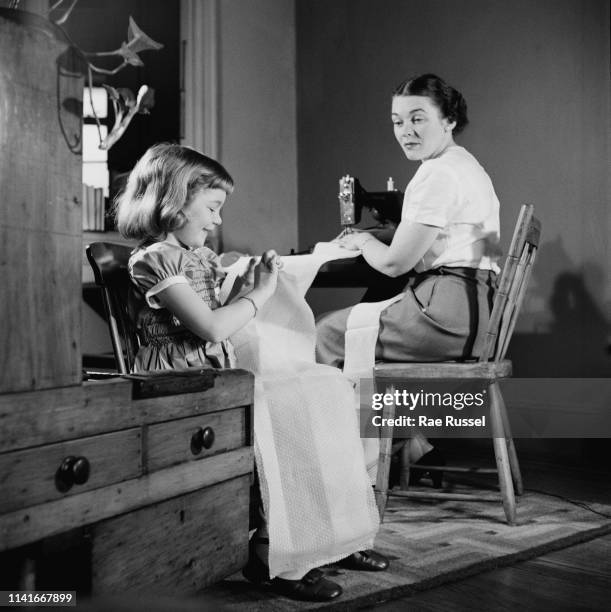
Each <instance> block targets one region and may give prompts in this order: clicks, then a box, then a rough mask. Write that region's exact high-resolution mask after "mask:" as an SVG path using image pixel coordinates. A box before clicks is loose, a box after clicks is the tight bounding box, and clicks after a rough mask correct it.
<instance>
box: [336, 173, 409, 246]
mask: <svg viewBox="0 0 611 612" xmlns="http://www.w3.org/2000/svg"><path fill="white" fill-rule="evenodd" d="M338 199H339V211H340V223H341V225H342V226H343V228H344V231H343V233H346V234H349V233H350V232H351V231H352V227H353V226H354V225H356V224H357V223H359V222H360V221H361V215H362V212H363V208H364V207H366V208H368V209H369V211H370V213H371V216H372V217H373V218H374V219H375V220H376V221H377V222H378V223H379V224H380V225H385V224H386V222H388V221H390V222H392V223H395V224H397V223H399V221H400V220H401V206H402V204H403V193H402V192H401V191H398V190H396V189H395V187H394V182H393V180H392V178H389V179H388V181H387V183H386V191H366V190H365V189H363V187H362V185H361V183H360V182H359V179H358V178H355V177H353V176H350V175H349V174H346V175H345V176H342V177H341V178H340V179H339V194H338Z"/></svg>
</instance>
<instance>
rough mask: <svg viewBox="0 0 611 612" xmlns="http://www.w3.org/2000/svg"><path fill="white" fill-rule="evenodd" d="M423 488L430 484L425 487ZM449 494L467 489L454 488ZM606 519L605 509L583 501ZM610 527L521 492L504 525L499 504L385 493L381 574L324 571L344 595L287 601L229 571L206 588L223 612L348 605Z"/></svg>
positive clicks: (581, 511)
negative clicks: (385, 561) (323, 600)
mask: <svg viewBox="0 0 611 612" xmlns="http://www.w3.org/2000/svg"><path fill="white" fill-rule="evenodd" d="M429 490H430V489H429ZM453 490H454V491H455V492H467V491H468V488H467V487H465V486H459V485H455V486H454V487H453ZM590 508H592V510H594V511H597V512H600V513H602V514H605V515H607V516H608V517H611V507H609V506H607V505H604V504H590ZM610 532H611V518H606V517H604V516H601V515H600V514H596V513H595V512H592V511H590V510H588V509H586V508H583V507H580V506H579V505H576V504H574V503H571V502H568V501H565V500H563V499H558V498H555V497H551V496H547V495H541V494H538V493H528V492H527V493H525V494H524V495H523V496H522V497H521V498H520V499H519V504H518V520H517V525H515V526H513V527H510V526H508V525H507V524H506V523H505V516H504V513H503V510H502V507H501V504H500V502H499V503H498V504H497V503H490V502H469V503H466V502H456V501H442V502H438V501H418V500H414V499H409V500H405V499H400V498H392V499H391V501H390V502H389V504H388V507H387V510H386V516H385V518H384V524H383V525H382V528H381V530H380V533H379V535H378V538H377V541H376V549H378V550H380V552H383V553H385V554H387V555H388V556H389V558H390V559H391V565H390V568H389V570H387V571H386V572H379V573H371V572H354V571H347V570H342V569H340V568H336V567H333V566H330V567H326V568H324V571H325V573H326V574H327V575H328V577H329V578H332V579H333V580H334V581H335V582H337V583H339V584H341V586H342V588H343V589H344V594H343V595H342V597H340V598H339V599H338V600H337V601H336V602H334V603H331V604H313V603H302V602H295V601H292V600H289V599H286V598H284V597H281V596H279V595H275V594H273V593H269V592H266V591H265V590H262V589H259V588H257V587H254V586H252V585H250V584H249V583H247V582H246V581H245V580H244V579H243V578H242V576H241V575H235V576H231V577H230V578H229V579H227V580H225V581H223V582H222V583H220V584H218V585H215V586H214V587H211V588H209V589H206V591H205V592H204V593H202V595H204V596H207V597H206V599H207V598H208V597H210V598H211V600H212V601H214V602H216V603H217V604H218V605H219V607H220V608H222V609H223V610H236V611H237V610H240V611H241V610H243V609H245V608H246V609H249V610H260V611H265V612H269V611H272V612H274V611H289V610H315V609H321V608H322V609H325V610H354V609H356V608H360V607H366V606H369V605H371V604H374V603H376V602H381V601H387V600H390V599H394V598H397V597H404V596H406V595H409V594H410V593H414V592H416V591H421V590H425V589H429V588H431V587H434V586H438V585H440V584H443V583H446V582H451V581H454V580H458V579H461V578H465V577H467V576H471V575H474V574H477V573H479V572H483V571H486V570H491V569H494V568H496V567H501V566H505V565H510V564H512V563H516V562H517V561H522V560H525V559H531V558H533V557H537V556H540V555H542V554H544V553H547V552H550V551H553V550H558V549H560V548H565V547H567V546H571V545H573V544H577V543H579V542H584V541H586V540H589V539H593V538H595V537H598V536H601V535H604V534H607V533H610Z"/></svg>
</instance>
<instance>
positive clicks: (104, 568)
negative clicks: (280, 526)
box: [92, 476, 250, 595]
mask: <svg viewBox="0 0 611 612" xmlns="http://www.w3.org/2000/svg"><path fill="white" fill-rule="evenodd" d="M249 486H250V479H249V477H248V476H242V477H240V478H235V479H233V480H229V481H226V482H223V483H220V484H218V485H215V486H212V487H208V488H207V489H204V490H201V491H196V492H195V493H191V494H190V495H185V496H183V497H181V498H178V499H172V500H169V501H166V502H163V503H160V504H157V505H155V506H151V507H148V508H143V509H142V510H138V511H136V512H131V513H129V514H126V515H124V516H122V517H119V518H116V519H111V520H107V521H103V522H102V523H99V524H97V525H95V526H94V528H93V530H92V538H93V550H92V576H93V584H92V592H93V594H94V595H100V594H111V593H117V592H121V593H128V592H133V591H142V592H145V593H147V594H149V593H153V592H156V593H163V594H173V595H179V594H180V595H188V594H190V593H195V592H197V591H198V590H200V589H202V588H203V587H205V586H207V585H209V584H212V583H213V582H216V581H218V580H220V579H222V578H224V577H226V576H228V575H230V574H232V573H234V572H235V571H237V570H239V569H240V568H241V567H242V566H243V565H244V564H245V563H246V560H247V556H248V554H247V544H248V500H249Z"/></svg>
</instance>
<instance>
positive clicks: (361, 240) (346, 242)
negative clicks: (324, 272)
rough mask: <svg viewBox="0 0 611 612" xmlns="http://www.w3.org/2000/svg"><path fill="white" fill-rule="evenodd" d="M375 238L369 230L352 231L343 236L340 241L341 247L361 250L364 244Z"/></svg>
mask: <svg viewBox="0 0 611 612" xmlns="http://www.w3.org/2000/svg"><path fill="white" fill-rule="evenodd" d="M370 240H375V238H374V237H373V236H372V235H371V234H370V233H369V232H351V233H350V234H345V235H344V236H342V237H341V238H340V239H339V240H338V242H339V245H340V246H341V247H343V248H344V249H348V250H349V251H360V250H361V249H362V248H363V245H364V244H365V243H366V242H369V241H370Z"/></svg>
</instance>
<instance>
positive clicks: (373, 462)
mask: <svg viewBox="0 0 611 612" xmlns="http://www.w3.org/2000/svg"><path fill="white" fill-rule="evenodd" d="M403 295H404V294H403V293H400V294H399V295H396V296H394V297H392V298H390V299H388V300H384V301H383V302H363V303H362V304H356V305H355V306H353V307H352V309H351V310H350V314H349V315H348V320H347V321H346V335H345V351H344V369H343V372H344V375H345V376H346V377H348V378H349V379H351V380H352V381H353V383H354V388H355V394H356V402H357V406H358V405H359V404H358V402H360V395H361V394H360V379H361V378H367V379H371V378H372V376H373V372H372V370H373V366H374V363H375V351H376V343H377V340H378V332H379V328H380V315H381V314H382V311H383V310H384V309H385V308H388V307H389V306H390V305H391V304H392V303H394V302H397V301H398V300H400V299H401V298H402V297H403ZM361 442H362V444H363V450H364V453H365V465H366V467H367V473H368V474H369V478H370V479H371V482H372V483H375V481H376V476H377V474H378V455H379V453H380V440H379V438H362V439H361Z"/></svg>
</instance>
